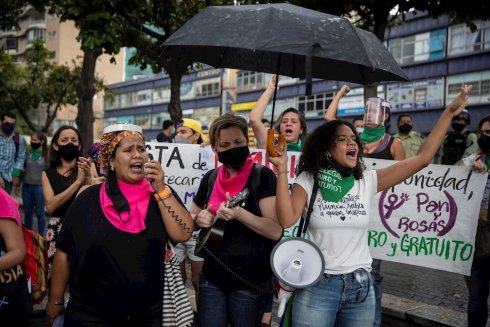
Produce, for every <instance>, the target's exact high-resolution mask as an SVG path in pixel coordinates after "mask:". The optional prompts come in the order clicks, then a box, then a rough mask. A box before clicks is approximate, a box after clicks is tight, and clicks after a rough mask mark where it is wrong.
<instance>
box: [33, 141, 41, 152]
mask: <svg viewBox="0 0 490 327" xmlns="http://www.w3.org/2000/svg"><path fill="white" fill-rule="evenodd" d="M40 147H41V143H40V142H31V148H32V149H33V150H37V149H39V148H40Z"/></svg>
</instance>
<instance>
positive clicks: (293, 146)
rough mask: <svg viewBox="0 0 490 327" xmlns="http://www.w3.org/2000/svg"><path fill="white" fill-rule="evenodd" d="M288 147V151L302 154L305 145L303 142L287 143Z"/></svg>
mask: <svg viewBox="0 0 490 327" xmlns="http://www.w3.org/2000/svg"><path fill="white" fill-rule="evenodd" d="M287 146H288V151H293V152H301V149H302V148H303V144H302V143H301V140H298V142H296V143H289V142H288V143H287Z"/></svg>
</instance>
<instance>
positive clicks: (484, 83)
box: [446, 71, 490, 104]
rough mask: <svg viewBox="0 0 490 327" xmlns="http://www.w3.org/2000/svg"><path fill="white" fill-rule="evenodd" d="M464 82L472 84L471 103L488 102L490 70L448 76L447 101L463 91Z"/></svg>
mask: <svg viewBox="0 0 490 327" xmlns="http://www.w3.org/2000/svg"><path fill="white" fill-rule="evenodd" d="M464 84H467V85H471V86H472V89H471V91H470V103H472V104H476V103H487V102H488V100H487V97H488V94H489V93H490V71H483V72H476V73H469V74H461V75H454V76H449V77H448V78H447V93H446V103H449V102H451V101H452V100H453V99H454V98H455V97H456V96H457V95H458V94H459V92H461V88H462V87H463V85H464Z"/></svg>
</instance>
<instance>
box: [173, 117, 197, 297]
mask: <svg viewBox="0 0 490 327" xmlns="http://www.w3.org/2000/svg"><path fill="white" fill-rule="evenodd" d="M176 127H177V134H176V135H175V143H181V144H202V142H203V140H202V137H201V130H202V128H201V123H200V122H199V121H197V120H194V119H189V118H184V119H182V120H181V121H180V122H178V123H177V126H176ZM198 236H199V231H195V232H194V233H192V236H191V238H190V239H189V240H188V241H186V242H183V243H179V244H177V245H176V246H175V254H176V255H177V257H178V258H179V261H180V272H181V274H182V280H183V281H184V283H185V282H186V280H187V269H186V267H185V264H186V260H187V259H189V263H190V265H191V280H192V286H193V287H194V290H195V292H196V303H198V297H199V276H200V275H201V271H202V266H203V263H204V259H203V258H201V257H199V256H197V255H195V254H194V249H195V248H196V240H197V237H198Z"/></svg>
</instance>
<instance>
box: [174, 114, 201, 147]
mask: <svg viewBox="0 0 490 327" xmlns="http://www.w3.org/2000/svg"><path fill="white" fill-rule="evenodd" d="M176 131H177V134H175V143H182V144H201V143H202V142H203V141H202V137H201V131H202V127H201V123H200V122H199V121H197V120H194V119H189V118H184V119H182V120H181V121H180V122H178V123H177V125H176Z"/></svg>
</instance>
